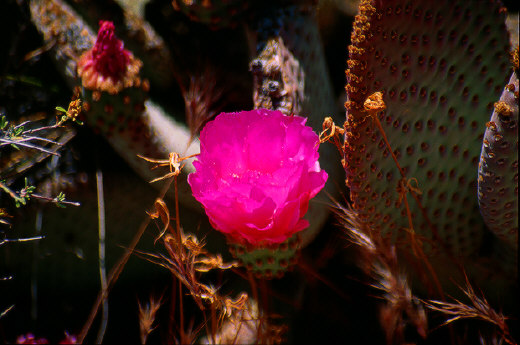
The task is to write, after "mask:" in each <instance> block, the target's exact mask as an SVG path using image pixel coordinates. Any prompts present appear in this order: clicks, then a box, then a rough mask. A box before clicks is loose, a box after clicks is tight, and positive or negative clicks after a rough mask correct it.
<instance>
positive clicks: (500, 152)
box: [478, 73, 519, 248]
mask: <svg viewBox="0 0 520 345" xmlns="http://www.w3.org/2000/svg"><path fill="white" fill-rule="evenodd" d="M518 90H519V86H518V76H517V75H516V73H513V75H512V76H511V79H510V80H509V83H508V84H507V86H506V87H505V89H504V92H503V93H502V96H501V97H500V101H499V102H497V103H495V111H494V112H493V114H492V115H491V120H490V121H489V122H488V123H487V124H486V127H487V129H486V132H485V134H484V141H483V142H484V143H483V146H482V154H481V156H480V164H479V177H478V198H479V204H480V212H481V213H482V216H483V218H484V221H485V222H486V225H487V226H488V228H489V229H490V230H491V231H492V232H493V233H494V234H495V235H497V236H498V237H499V238H501V239H502V240H504V241H506V242H507V243H509V244H510V245H511V246H512V247H513V248H518Z"/></svg>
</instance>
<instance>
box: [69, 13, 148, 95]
mask: <svg viewBox="0 0 520 345" xmlns="http://www.w3.org/2000/svg"><path fill="white" fill-rule="evenodd" d="M114 31H115V27H114V23H112V22H110V21H103V20H101V21H99V31H98V36H97V39H96V43H95V44H94V47H92V49H90V50H88V51H86V52H85V53H83V54H82V55H81V57H80V58H79V61H78V75H79V76H80V77H81V80H82V84H83V86H84V87H86V88H88V89H91V90H100V91H107V92H109V93H112V94H113V93H117V92H119V91H120V90H121V89H122V88H123V87H128V86H132V85H133V84H134V83H135V80H136V77H137V75H138V73H139V69H140V68H141V65H142V62H141V61H140V60H139V59H136V58H134V56H133V54H132V53H131V52H130V51H128V50H126V49H125V48H124V44H123V42H122V41H121V40H120V39H118V38H117V37H116V34H115V32H114Z"/></svg>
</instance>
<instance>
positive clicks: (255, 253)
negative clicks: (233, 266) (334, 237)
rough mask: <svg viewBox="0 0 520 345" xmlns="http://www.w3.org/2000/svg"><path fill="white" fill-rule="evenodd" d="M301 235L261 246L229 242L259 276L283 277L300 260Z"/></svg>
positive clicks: (241, 258)
mask: <svg viewBox="0 0 520 345" xmlns="http://www.w3.org/2000/svg"><path fill="white" fill-rule="evenodd" d="M300 247H301V239H300V237H299V235H294V236H292V237H291V238H289V239H288V240H286V241H285V242H283V243H280V244H272V245H265V246H260V247H253V246H248V245H245V244H240V243H236V242H229V251H230V252H231V254H232V255H233V256H234V257H236V258H237V259H238V260H240V262H241V263H242V264H243V265H244V266H245V267H246V268H247V270H248V271H250V272H252V273H253V274H254V275H255V276H256V277H257V278H265V279H272V278H281V277H282V276H283V275H284V273H285V272H286V271H287V270H288V269H290V268H291V266H293V265H294V264H295V263H296V262H297V260H298V251H299V249H300Z"/></svg>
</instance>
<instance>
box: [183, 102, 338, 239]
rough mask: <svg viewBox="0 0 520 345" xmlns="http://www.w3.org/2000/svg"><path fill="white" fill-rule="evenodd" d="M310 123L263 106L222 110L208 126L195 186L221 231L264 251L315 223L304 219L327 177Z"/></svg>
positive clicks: (202, 139)
mask: <svg viewBox="0 0 520 345" xmlns="http://www.w3.org/2000/svg"><path fill="white" fill-rule="evenodd" d="M305 122H306V119H305V118H303V117H300V116H286V115H284V114H282V113H281V112H279V111H271V110H265V109H258V110H253V111H242V112H238V113H222V114H220V115H218V116H217V117H216V118H215V119H214V120H213V121H210V122H208V123H207V124H206V126H205V127H204V128H203V129H202V131H201V133H200V155H199V156H198V159H197V160H196V161H194V162H193V165H194V166H195V169H196V172H194V173H192V174H190V175H189V176H188V183H189V184H190V186H191V188H192V191H193V195H194V196H195V198H196V199H197V200H198V201H199V202H200V203H201V204H202V205H203V206H204V208H205V211H206V213H207V215H208V217H209V220H210V222H211V224H212V226H213V227H214V228H215V229H217V230H219V231H221V232H223V233H225V234H226V235H227V236H228V238H230V239H231V240H232V241H234V242H238V243H242V244H250V245H253V246H263V245H269V244H278V243H282V242H284V241H285V240H287V239H288V238H289V237H291V236H292V235H293V234H295V233H297V232H299V231H301V230H303V229H305V228H306V227H308V226H309V222H308V221H307V220H305V219H302V218H303V216H304V215H305V213H306V212H307V208H308V206H309V200H310V199H311V198H313V197H314V196H315V195H316V194H317V193H318V192H319V191H320V190H321V189H322V188H323V186H324V185H325V182H326V181H327V177H328V175H327V173H326V172H325V171H322V170H321V169H320V165H319V162H318V157H319V154H318V145H319V139H318V135H317V134H316V133H314V132H313V131H312V128H311V127H309V126H306V125H305Z"/></svg>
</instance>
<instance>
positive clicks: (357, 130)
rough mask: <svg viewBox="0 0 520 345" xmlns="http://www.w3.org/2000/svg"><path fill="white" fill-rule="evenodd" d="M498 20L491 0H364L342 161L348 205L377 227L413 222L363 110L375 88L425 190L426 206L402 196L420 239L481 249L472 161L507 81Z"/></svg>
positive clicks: (396, 146) (465, 252)
mask: <svg viewBox="0 0 520 345" xmlns="http://www.w3.org/2000/svg"><path fill="white" fill-rule="evenodd" d="M504 22H505V10H504V9H503V8H502V7H501V6H500V4H499V3H497V2H496V1H477V2H457V3H453V2H452V1H447V0H441V1H421V2H420V3H416V2H409V1H384V2H381V1H362V2H361V4H360V13H359V14H358V15H357V16H356V20H355V23H354V28H353V33H352V45H351V46H350V47H349V54H350V59H349V61H348V70H347V78H348V85H347V87H346V90H347V96H348V101H347V103H346V105H345V106H346V108H347V122H346V123H345V148H344V149H345V170H346V174H347V185H348V187H350V193H351V199H352V201H353V206H354V209H355V210H356V212H357V213H358V215H359V217H360V219H361V220H362V221H363V222H366V223H367V224H369V225H370V226H371V227H372V228H373V229H374V230H375V231H381V232H382V234H383V235H384V236H386V237H391V238H392V239H393V240H394V241H398V243H399V240H400V239H401V238H402V237H403V236H406V234H407V232H406V230H404V229H406V228H409V223H408V217H407V213H406V209H405V203H404V202H403V200H402V199H401V200H400V194H399V193H398V192H397V187H398V184H399V182H400V181H401V179H402V176H401V175H400V172H399V170H398V168H397V166H396V164H395V162H394V160H393V158H392V155H390V152H389V150H388V149H387V147H386V144H385V142H384V140H383V137H382V135H381V133H380V132H379V130H378V128H377V127H376V126H375V125H374V121H373V119H372V118H371V117H369V116H368V115H367V113H366V112H365V110H364V102H365V100H366V99H367V97H368V96H369V95H371V94H372V93H374V92H376V91H381V92H383V95H384V96H383V99H384V102H385V103H386V111H384V112H380V113H379V114H378V115H377V116H378V117H379V120H380V123H381V125H382V127H383V130H384V132H385V133H386V136H387V138H388V141H389V143H390V145H391V147H392V150H393V152H394V154H395V156H396V157H397V160H398V162H399V165H400V166H401V167H402V168H403V171H404V175H405V177H406V179H410V178H415V179H417V187H418V188H419V189H420V191H422V194H421V195H419V200H420V202H421V204H422V209H421V208H420V207H419V206H418V204H417V202H416V201H415V200H414V199H413V198H412V196H411V194H410V193H407V200H408V203H409V205H410V211H411V216H412V220H413V226H414V230H415V232H416V234H418V235H419V236H421V238H422V239H423V243H424V249H425V250H426V251H427V252H430V253H432V251H430V250H431V249H434V248H437V247H440V246H441V247H442V248H443V249H447V250H448V251H449V252H451V253H452V255H455V256H469V255H471V254H473V253H476V252H477V251H478V250H479V248H480V246H481V243H482V237H483V234H484V231H485V227H484V224H483V222H482V219H481V217H480V214H479V212H478V202H477V197H476V195H477V191H476V188H477V173H476V171H477V165H478V161H479V155H480V147H481V142H482V137H483V132H484V128H485V123H486V122H487V121H488V119H489V115H488V114H489V112H490V110H491V109H492V106H493V102H494V101H495V100H496V99H497V98H498V95H499V94H500V92H501V90H502V87H503V85H504V84H505V83H506V81H507V79H506V78H507V74H508V72H507V69H508V66H509V63H508V48H509V40H508V34H507V31H506V27H505V24H504ZM475 32H479V33H480V34H479V35H475ZM408 181H409V180H408ZM412 185H414V186H415V184H413V183H412ZM399 201H401V202H399Z"/></svg>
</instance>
